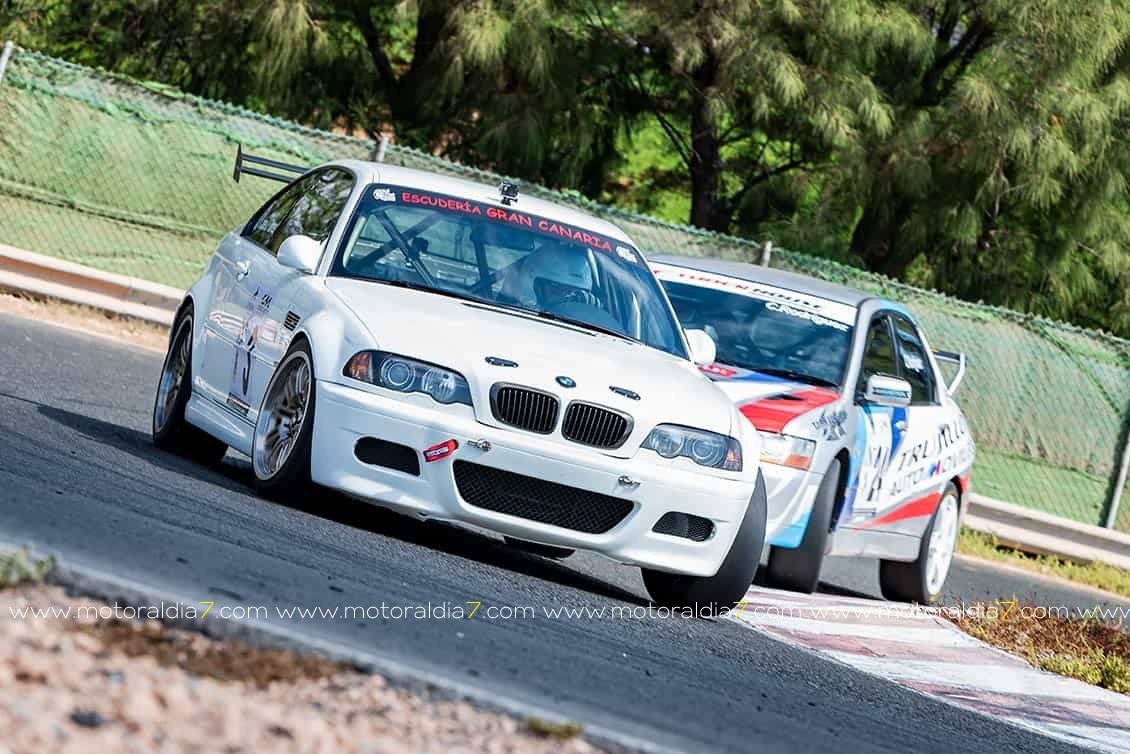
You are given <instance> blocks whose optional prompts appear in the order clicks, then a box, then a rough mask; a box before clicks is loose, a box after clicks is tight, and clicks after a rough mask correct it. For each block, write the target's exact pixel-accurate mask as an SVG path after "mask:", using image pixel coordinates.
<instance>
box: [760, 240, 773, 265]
mask: <svg viewBox="0 0 1130 754" xmlns="http://www.w3.org/2000/svg"><path fill="white" fill-rule="evenodd" d="M771 256H773V242H772V241H766V242H765V243H763V244H761V266H762V267H768V266H769V258H770V257H771Z"/></svg>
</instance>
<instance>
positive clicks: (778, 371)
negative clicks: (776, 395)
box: [749, 367, 840, 388]
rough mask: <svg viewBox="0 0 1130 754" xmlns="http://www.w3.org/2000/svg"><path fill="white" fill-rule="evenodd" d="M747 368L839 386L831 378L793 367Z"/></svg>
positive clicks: (810, 382) (794, 378)
mask: <svg viewBox="0 0 1130 754" xmlns="http://www.w3.org/2000/svg"><path fill="white" fill-rule="evenodd" d="M749 369H752V370H753V371H755V372H761V373H762V374H771V375H773V376H774V377H787V378H789V379H790V380H796V381H797V382H807V383H808V384H810V385H823V386H825V387H834V388H838V387H839V386H840V385H839V383H837V382H832V381H831V380H826V379H824V378H823V377H817V376H815V375H812V374H807V373H805V372H798V371H796V370H793V369H777V368H776V367H749Z"/></svg>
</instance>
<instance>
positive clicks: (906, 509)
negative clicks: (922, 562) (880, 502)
mask: <svg viewBox="0 0 1130 754" xmlns="http://www.w3.org/2000/svg"><path fill="white" fill-rule="evenodd" d="M941 499H942V493H940V492H931V493H930V494H929V495H923V496H922V497H920V498H916V499H914V500H911V501H909V502H906V503H903V504H902V505H900V506H899V507H897V508H895V509H894V510H892V511H888V512H887V513H884V514H883V515H882V516H879V518H876V519H873V520H871V521H868V522H867V523H866V524H864V525H863V526H861V527H859V528H860V529H874V528H875V527H876V526H882V525H883V524H893V523H894V522H895V521H902V520H904V519H907V518H918V517H919V516H932V515H934V509H935V508H937V507H938V501H939V500H941Z"/></svg>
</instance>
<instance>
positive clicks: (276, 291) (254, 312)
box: [206, 168, 354, 423]
mask: <svg viewBox="0 0 1130 754" xmlns="http://www.w3.org/2000/svg"><path fill="white" fill-rule="evenodd" d="M353 184H354V177H353V174H352V173H350V172H349V171H347V170H345V169H342V168H326V169H323V170H318V171H315V172H313V173H310V174H308V175H306V176H304V177H303V178H301V179H299V180H298V181H296V182H295V183H293V184H291V185H290V186H288V187H287V188H286V189H284V190H283V191H282V192H280V193H279V194H278V195H276V196H275V197H274V198H272V200H271V201H270V202H268V203H267V204H266V205H265V206H264V208H263V209H262V210H261V211H260V212H259V213H257V215H256V216H255V217H254V218H253V219H252V221H251V222H250V223H248V226H247V227H246V228H245V229H244V232H243V233H242V234H240V236H238V237H236V238H234V239H233V241H232V243H231V247H230V262H231V264H230V267H231V274H232V277H233V282H232V284H231V285H227V286H224V287H223V292H222V295H221V296H218V297H217V299H216V301H215V308H216V309H217V310H219V311H220V312H221V315H220V316H219V317H216V319H217V321H222V322H223V323H224V330H223V332H222V337H221V338H217V344H216V348H214V349H212V352H211V353H210V354H209V355H210V356H213V357H214V358H212V362H211V363H210V364H209V365H208V366H207V368H206V373H207V374H208V375H209V377H210V379H211V380H212V381H213V383H214V385H215V388H216V389H215V395H216V397H218V398H219V399H220V400H221V401H222V402H223V403H224V404H225V405H226V406H227V407H228V408H229V409H230V410H231V411H232V412H234V413H235V414H236V415H238V416H240V417H242V418H244V419H246V420H247V421H248V422H250V423H254V421H255V418H256V414H257V412H258V407H259V404H260V403H261V399H262V394H263V391H264V390H265V389H266V385H267V382H268V381H269V380H270V376H271V374H272V373H273V372H274V368H275V365H276V364H277V363H278V362H279V360H280V359H281V358H282V356H283V354H284V353H285V350H286V347H287V344H288V343H289V339H290V330H288V329H287V327H286V320H287V315H288V313H290V312H289V309H288V306H287V305H288V303H289V301H290V299H291V298H292V296H293V291H292V290H291V289H290V285H291V283H293V282H294V281H296V280H298V279H299V278H301V277H302V275H303V273H301V272H300V271H298V270H294V269H291V268H289V267H285V266H283V265H281V264H279V262H278V259H277V255H278V250H279V247H280V246H282V242H283V241H284V240H286V239H287V238H289V237H290V236H293V235H308V236H310V237H311V238H314V239H315V240H318V241H322V242H323V243H324V242H325V241H326V240H327V239H328V238H329V236H330V234H331V233H332V232H333V228H334V226H335V224H336V223H337V220H338V218H339V217H340V215H341V211H342V209H344V207H345V204H346V203H347V201H348V199H349V194H350V192H351V191H352V189H353Z"/></svg>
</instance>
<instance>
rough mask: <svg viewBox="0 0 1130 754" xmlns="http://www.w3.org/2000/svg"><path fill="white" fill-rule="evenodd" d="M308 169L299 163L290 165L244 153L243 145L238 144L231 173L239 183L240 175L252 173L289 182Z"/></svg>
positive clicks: (259, 176)
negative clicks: (233, 168)
mask: <svg viewBox="0 0 1130 754" xmlns="http://www.w3.org/2000/svg"><path fill="white" fill-rule="evenodd" d="M309 170H310V168H304V167H302V166H301V165H291V164H289V163H286V162H279V161H278V160H271V159H268V158H266V157H257V156H255V155H253V154H245V153H244V151H243V145H242V144H240V145H239V146H238V147H236V150H235V171H234V172H233V173H232V178H234V179H235V182H236V183H239V177H240V176H242V175H253V176H256V177H258V178H269V179H270V180H272V181H280V182H282V183H290V182H291V181H293V180H294V179H295V178H297V177H298V176H300V175H302V174H303V173H306V172H308V171H309Z"/></svg>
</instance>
